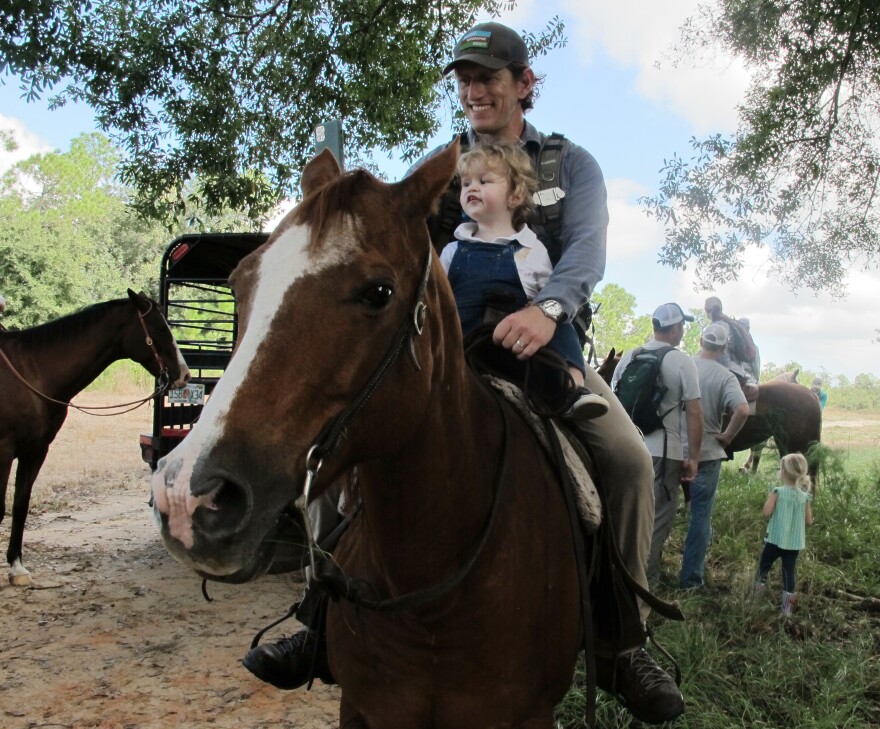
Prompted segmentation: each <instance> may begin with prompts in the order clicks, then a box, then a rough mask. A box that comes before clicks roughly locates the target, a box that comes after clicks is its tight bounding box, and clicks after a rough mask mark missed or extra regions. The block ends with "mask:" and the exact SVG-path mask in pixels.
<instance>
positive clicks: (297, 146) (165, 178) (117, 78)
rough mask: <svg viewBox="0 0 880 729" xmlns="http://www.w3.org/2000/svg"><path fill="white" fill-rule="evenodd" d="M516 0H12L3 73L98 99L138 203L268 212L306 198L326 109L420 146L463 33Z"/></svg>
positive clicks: (379, 140)
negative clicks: (297, 194)
mask: <svg viewBox="0 0 880 729" xmlns="http://www.w3.org/2000/svg"><path fill="white" fill-rule="evenodd" d="M512 4H513V3H511V2H508V1H506V0H462V1H461V2H455V3H426V2H421V1H420V0H341V1H340V2H331V1H330V0H305V1H298V2H294V1H293V0H286V1H285V0H87V1H86V2H82V0H61V1H50V0H27V1H25V0H11V3H7V4H6V5H7V7H6V8H5V9H4V11H3V12H2V13H0V28H2V34H0V70H3V71H6V72H8V73H12V74H14V75H16V76H18V77H19V78H20V79H21V82H22V90H23V93H25V94H27V95H28V96H29V97H37V96H39V95H41V94H43V93H45V92H46V91H51V92H52V93H53V95H52V97H51V103H52V104H53V105H54V106H56V107H57V106H63V105H64V104H65V103H67V102H68V101H71V100H78V101H83V102H85V103H87V104H88V105H90V106H91V107H92V108H94V109H95V111H96V118H97V121H98V123H99V124H100V127H101V128H102V130H104V131H105V132H106V133H107V134H109V135H110V137H111V138H112V139H113V140H114V142H115V143H116V144H117V146H118V147H119V148H120V149H121V150H122V153H123V159H122V163H121V179H122V181H123V182H124V183H125V184H127V185H129V186H131V187H132V188H134V189H135V190H136V191H137V198H136V200H135V203H136V207H137V209H138V210H139V211H140V212H141V213H143V214H145V215H147V216H149V217H152V218H155V219H159V220H163V221H168V220H170V219H173V218H179V217H180V216H181V214H182V212H183V211H184V209H185V207H186V200H187V192H188V193H189V196H190V198H191V199H193V200H194V201H195V202H197V203H198V204H200V205H201V206H202V207H203V208H204V210H205V211H206V212H207V213H208V214H215V213H217V212H219V211H221V210H223V209H224V208H231V209H235V210H247V211H248V212H249V213H250V214H251V216H252V218H253V219H254V220H255V221H256V220H258V219H259V218H260V217H261V216H263V215H264V214H265V213H266V212H267V211H268V210H270V209H271V208H272V206H273V205H274V204H275V203H276V202H277V201H278V200H279V199H280V198H281V197H292V196H293V193H294V191H295V189H296V187H297V185H298V177H299V171H300V169H301V168H302V166H303V165H304V164H305V162H306V161H307V159H308V157H309V156H310V155H311V153H312V151H313V145H312V131H313V129H314V127H315V126H316V125H317V124H318V123H319V122H320V121H322V120H326V119H330V118H339V119H342V120H343V121H344V124H345V128H346V135H347V139H346V155H347V156H351V157H356V158H359V159H361V160H363V159H364V158H363V157H361V156H359V155H363V154H366V155H367V161H369V150H373V149H378V150H383V151H390V150H392V149H395V148H399V149H400V150H401V151H402V154H403V156H404V158H405V159H413V158H414V157H415V156H416V155H417V154H418V153H419V152H420V151H421V150H422V149H423V147H424V145H425V142H426V140H427V139H428V138H429V137H430V135H431V134H432V133H433V132H434V131H435V130H436V128H437V124H438V122H437V112H438V109H439V107H440V104H441V101H442V98H443V95H444V94H443V90H444V88H447V90H448V87H444V86H443V84H441V83H440V82H441V76H440V72H441V69H442V68H443V65H444V64H445V63H446V62H447V61H448V58H449V54H450V52H451V49H452V47H453V45H454V43H455V40H456V38H457V37H458V36H459V35H460V34H461V33H462V32H463V31H464V30H466V29H467V28H468V27H469V26H470V25H471V24H472V22H473V20H474V18H475V17H476V15H477V13H483V14H485V13H489V14H493V15H494V14H496V13H497V12H498V10H499V9H500V8H501V7H502V6H504V7H508V6H510V5H512ZM561 31H562V25H561V23H559V22H558V21H557V20H554V21H552V22H551V23H550V24H549V25H548V26H547V28H545V29H544V30H543V31H541V32H540V33H538V34H530V35H527V39H526V40H527V42H528V44H529V45H530V46H531V49H532V51H533V52H535V53H541V52H543V51H544V50H546V49H547V48H548V47H551V46H553V45H556V44H559V43H561V42H562V39H561ZM196 179H197V181H198V189H197V190H196V189H193V187H192V184H193V181H194V180H196ZM188 185H189V188H188Z"/></svg>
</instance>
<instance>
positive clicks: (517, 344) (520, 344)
mask: <svg viewBox="0 0 880 729" xmlns="http://www.w3.org/2000/svg"><path fill="white" fill-rule="evenodd" d="M516 346H517V347H522V348H523V349H525V346H526V345H525V343H524V342H521V341H520V340H519V339H517V340H516Z"/></svg>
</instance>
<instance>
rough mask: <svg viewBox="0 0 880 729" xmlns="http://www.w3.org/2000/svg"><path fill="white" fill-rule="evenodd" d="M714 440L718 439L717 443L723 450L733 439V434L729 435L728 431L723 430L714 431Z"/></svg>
mask: <svg viewBox="0 0 880 729" xmlns="http://www.w3.org/2000/svg"><path fill="white" fill-rule="evenodd" d="M715 440H717V441H718V443H719V444H720V445H721V447H722V448H723V449H724V450H727V447H728V446H729V445H730V443H731V442H732V441H733V436H732V435H730V433H728V432H726V431H725V432H723V433H716V435H715Z"/></svg>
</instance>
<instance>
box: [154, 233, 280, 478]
mask: <svg viewBox="0 0 880 729" xmlns="http://www.w3.org/2000/svg"><path fill="white" fill-rule="evenodd" d="M268 237H269V234H268V233H204V234H189V235H183V236H181V237H180V238H177V239H176V240H175V241H174V242H172V243H171V245H169V246H168V248H167V249H166V250H165V253H164V255H163V257H162V264H161V271H160V274H159V298H158V301H159V304H160V306H161V307H162V310H163V313H164V314H165V318H166V319H167V320H168V324H169V325H170V327H171V331H172V333H173V334H174V337H175V339H176V340H177V343H178V345H179V346H180V350H181V352H182V353H183V356H184V359H185V360H186V363H187V365H188V366H189V369H190V372H191V373H192V377H191V379H190V382H189V384H188V385H187V386H186V387H184V388H182V389H179V390H169V391H167V392H165V393H163V394H160V395H157V396H156V398H155V401H154V407H153V432H152V433H151V434H148V435H147V434H144V435H141V437H140V446H141V457H142V458H143V459H144V461H145V462H146V463H148V464H149V466H150V468H151V469H152V470H155V469H156V464H157V463H158V462H159V459H160V458H162V457H163V456H165V455H166V454H167V453H169V452H170V451H171V450H172V449H173V448H174V447H175V446H176V445H177V444H178V443H180V442H181V441H182V440H183V439H184V438H185V437H186V436H187V434H188V433H189V432H190V430H191V429H192V427H193V425H194V424H195V423H196V422H197V421H198V419H199V415H200V414H201V412H202V408H203V407H204V405H205V403H206V402H207V400H208V399H209V398H210V397H211V392H212V390H213V389H214V386H215V385H216V384H217V381H218V380H219V379H220V375H222V374H223V372H224V371H225V370H226V367H227V366H228V365H229V360H230V358H231V356H232V348H233V346H234V345H235V341H236V338H237V336H238V313H237V311H236V304H235V297H234V296H233V294H232V290H231V289H230V287H229V283H228V279H229V275H230V274H231V273H232V271H233V270H234V269H235V267H236V266H237V265H238V262H239V261H240V260H241V259H242V258H244V257H245V256H246V255H247V254H248V253H250V252H251V251H254V250H256V249H257V248H259V247H260V246H261V245H262V244H263V243H265V242H266V240H267V239H268Z"/></svg>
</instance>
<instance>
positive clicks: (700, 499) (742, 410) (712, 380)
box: [679, 324, 749, 590]
mask: <svg viewBox="0 0 880 729" xmlns="http://www.w3.org/2000/svg"><path fill="white" fill-rule="evenodd" d="M726 346H727V332H726V331H725V330H724V327H722V326H721V325H720V324H710V325H709V326H707V327H706V328H705V329H704V330H703V335H702V337H701V339H700V353H699V354H698V355H697V356H696V357H694V364H696V366H697V373H698V374H699V376H700V402H701V403H702V406H703V437H702V440H701V442H700V456H699V458H698V461H699V466H698V468H697V476H696V478H694V480H693V481H692V482H691V485H690V495H691V499H690V511H691V514H690V522H689V523H688V531H687V537H685V542H684V555H683V556H682V560H681V575H680V576H679V586H680V587H682V588H683V589H686V590H693V589H699V588H701V587H702V586H703V573H704V570H705V563H706V551H707V550H708V548H709V539H710V537H711V534H712V507H713V505H714V504H715V493H716V491H717V489H718V478H719V476H720V475H721V463H722V461H725V460H727V453H726V449H727V447H728V446H729V445H730V443H731V441H733V439H734V437H735V436H736V434H737V433H739V431H740V428H742V426H743V425H744V424H745V422H746V420H747V419H748V417H749V406H748V403H747V402H746V398H745V395H744V394H743V391H742V388H741V387H740V386H739V382H738V381H737V379H736V377H735V376H734V374H733V373H732V372H731V371H730V370H729V369H727V368H726V367H722V366H721V365H720V364H719V363H718V360H719V359H720V357H721V356H722V354H723V353H724V350H725V348H726ZM727 411H730V412H731V417H730V422H729V423H728V424H727V427H726V428H725V429H724V430H722V429H721V424H722V420H723V418H724V413H725V412H727ZM683 435H684V434H683ZM687 453H688V441H687V439H685V454H687Z"/></svg>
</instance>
